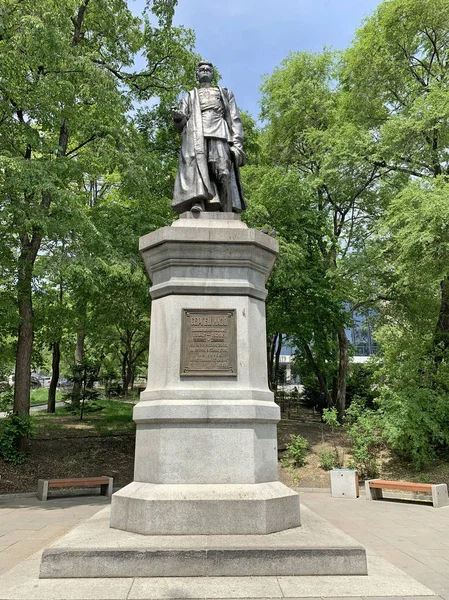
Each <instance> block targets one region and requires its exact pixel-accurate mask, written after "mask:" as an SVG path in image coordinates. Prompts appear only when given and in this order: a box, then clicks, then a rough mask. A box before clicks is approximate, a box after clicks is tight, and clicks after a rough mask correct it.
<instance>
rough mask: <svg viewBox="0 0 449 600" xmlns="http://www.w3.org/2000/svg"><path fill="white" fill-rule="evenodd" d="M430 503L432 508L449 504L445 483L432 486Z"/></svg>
mask: <svg viewBox="0 0 449 600" xmlns="http://www.w3.org/2000/svg"><path fill="white" fill-rule="evenodd" d="M432 504H433V506H434V508H440V507H441V506H447V505H448V504H449V499H448V496H447V485H446V484H445V483H440V484H438V485H433V486H432Z"/></svg>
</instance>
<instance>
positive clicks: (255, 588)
mask: <svg viewBox="0 0 449 600" xmlns="http://www.w3.org/2000/svg"><path fill="white" fill-rule="evenodd" d="M192 597H194V598H282V592H281V588H280V586H279V583H278V581H277V579H276V577H201V578H199V577H154V578H151V579H149V578H144V579H135V580H134V584H133V586H132V588H131V591H130V593H129V596H128V598H129V600H148V598H192Z"/></svg>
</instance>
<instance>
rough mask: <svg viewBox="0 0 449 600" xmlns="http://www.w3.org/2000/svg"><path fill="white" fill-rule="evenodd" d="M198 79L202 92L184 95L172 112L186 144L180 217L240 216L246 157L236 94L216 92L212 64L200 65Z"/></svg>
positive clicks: (179, 180)
mask: <svg viewBox="0 0 449 600" xmlns="http://www.w3.org/2000/svg"><path fill="white" fill-rule="evenodd" d="M196 77H197V80H198V82H199V84H200V87H199V88H195V89H193V90H191V91H190V92H189V93H188V94H187V95H186V96H184V98H183V99H182V101H181V106H180V108H179V110H178V109H173V120H174V124H175V127H176V129H177V130H178V131H179V132H180V133H181V136H182V141H181V152H180V154H179V168H178V173H177V176H176V182H175V190H174V194H173V204H172V207H173V209H174V210H176V211H177V212H179V213H183V212H185V211H188V210H191V211H193V212H201V211H203V210H206V211H221V212H237V213H238V212H241V211H242V210H245V208H246V203H245V199H244V197H243V192H242V184H241V180H240V174H239V167H240V166H242V165H243V164H244V162H245V154H244V152H243V145H242V141H243V128H242V122H241V120H240V114H239V111H238V108H237V104H236V102H235V98H234V94H233V93H232V92H231V91H229V90H228V89H226V88H223V87H220V86H217V87H212V85H211V84H212V80H213V77H214V68H213V65H212V64H211V63H210V62H205V61H203V62H200V63H199V64H198V66H197V69H196Z"/></svg>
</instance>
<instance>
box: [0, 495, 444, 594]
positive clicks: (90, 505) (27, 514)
mask: <svg viewBox="0 0 449 600" xmlns="http://www.w3.org/2000/svg"><path fill="white" fill-rule="evenodd" d="M301 500H302V502H303V503H304V504H305V505H307V506H308V507H309V508H311V509H312V510H313V511H315V512H316V513H318V514H319V515H321V516H322V517H324V518H326V519H328V520H329V521H330V522H331V523H332V524H334V525H336V526H337V527H339V528H341V529H342V530H343V531H345V532H346V533H348V534H349V535H351V536H352V537H353V538H355V539H356V540H358V541H359V542H361V543H362V544H363V545H364V546H365V547H366V549H367V551H368V553H369V555H370V563H371V565H372V567H373V571H376V572H379V573H381V574H383V575H382V576H383V577H384V578H385V577H388V578H390V580H391V582H392V589H395V590H396V591H395V592H394V594H392V595H394V597H395V599H396V600H398V599H399V597H400V594H399V593H398V592H397V590H398V588H399V589H400V586H401V581H402V579H401V578H403V577H404V576H403V575H402V574H401V571H403V572H405V573H407V574H408V575H410V576H412V577H413V578H414V579H415V580H417V581H418V582H421V583H422V584H423V585H424V586H426V587H427V588H430V590H432V591H433V593H434V594H435V595H438V596H439V597H440V598H443V599H444V600H449V535H448V534H449V506H448V507H444V508H440V509H434V508H433V507H432V506H428V505H418V504H411V503H398V502H388V501H382V502H380V501H379V502H368V501H366V500H365V498H364V497H362V498H360V499H358V500H347V499H344V500H337V499H332V498H330V496H329V495H328V494H323V493H303V494H301ZM107 503H108V499H106V498H103V497H95V496H90V497H82V498H64V499H57V500H56V499H54V500H50V501H48V502H46V503H41V502H39V501H38V500H36V499H35V498H14V497H7V498H6V497H3V498H0V575H1V574H2V573H3V576H2V577H1V581H0V599H3V598H6V597H8V598H12V597H14V598H15V597H17V598H23V599H24V600H25V599H27V600H28V599H29V600H32V598H35V597H36V598H37V597H42V598H44V597H45V598H56V597H58V598H60V597H61V593H60V590H61V587H63V585H62V584H63V582H62V581H60V582H58V580H52V581H51V585H49V586H48V587H47V589H46V591H45V595H42V596H40V595H39V589H38V588H39V586H38V585H37V584H38V583H39V580H37V579H34V580H33V579H32V578H30V581H29V587H28V588H27V593H26V595H25V592H23V595H20V594H18V595H17V596H14V595H11V594H10V592H8V594H7V595H6V592H5V595H2V582H3V585H5V587H4V589H5V590H6V588H7V583H8V578H9V583H10V582H11V581H13V580H14V577H16V579H17V581H18V582H20V583H21V582H22V581H23V580H24V579H26V577H28V576H29V572H30V573H31V571H33V570H34V571H36V572H37V569H38V564H39V557H38V555H36V556H35V557H33V558H30V557H31V555H33V554H35V553H36V552H38V551H39V550H41V549H42V548H44V547H46V546H48V545H49V544H50V543H51V542H52V541H53V540H55V539H57V538H59V537H60V536H61V535H62V534H63V533H65V532H66V531H68V530H69V529H71V528H72V527H74V526H75V525H76V524H77V523H79V522H81V521H83V520H85V519H87V518H88V517H89V516H91V515H93V514H95V513H96V512H97V511H98V510H100V509H101V508H103V507H104V506H105V505H106V504H107ZM379 556H380V557H383V559H386V560H387V561H388V563H390V564H388V563H386V562H385V561H383V560H382V558H377V557H379ZM391 565H395V566H396V567H398V568H399V569H400V570H401V571H398V570H397V569H395V567H394V566H391ZM34 571H33V572H34ZM33 577H35V576H33ZM179 579H181V578H179ZM298 579H301V585H300V586H299V585H298V581H297V580H298ZM336 579H338V580H339V582H341V585H339V586H338V587H337V585H335V587H334V589H335V591H332V585H334V584H331V583H329V585H327V588H326V589H325V587H326V586H324V585H323V587H322V589H319V586H318V587H317V584H319V583H320V581H321V582H322V581H324V580H323V579H322V578H313V577H312V578H310V577H309V578H286V577H284V578H277V580H276V581H275V578H268V577H266V578H227V580H228V581H227V585H228V588H227V589H228V590H229V589H230V590H231V591H233V593H232V596H231V594H228V596H227V597H233V598H248V597H250V596H251V597H252V598H253V599H254V598H256V597H257V598H269V597H276V598H282V597H289V598H299V597H301V598H305V597H307V598H309V600H310V599H311V597H312V596H313V597H314V598H319V597H325V598H326V599H327V600H329V598H332V597H334V598H336V597H339V598H340V599H341V598H342V597H343V596H346V597H351V598H352V600H360V599H361V598H362V597H363V598H368V597H369V598H370V599H371V600H373V598H374V597H375V591H373V590H374V589H376V586H375V582H374V586H373V585H372V584H371V587H368V586H367V587H366V590H365V592H364V593H362V592H360V585H359V586H358V588H355V587H354V586H353V585H352V583H351V580H352V581H354V580H357V581H361V580H360V578H332V580H333V581H335V580H336ZM231 580H233V581H231ZM249 580H252V581H251V582H249ZM256 580H261V581H256ZM328 580H329V578H328ZM40 581H43V580H40ZM65 581H75V580H65ZM76 581H78V582H79V584H77V587H78V595H77V596H76V597H77V598H88V597H89V598H95V599H99V598H119V597H123V598H155V597H157V598H176V597H177V598H179V597H189V598H195V597H199V596H200V597H202V598H206V597H208V598H212V597H213V598H223V594H220V592H223V588H222V587H221V585H222V584H221V583H220V581H214V578H208V579H207V589H206V588H205V587H204V588H203V589H202V590H200V588H199V587H198V586H197V587H196V588H195V591H196V592H197V595H192V594H193V588H191V592H189V585H190V584H192V585H193V584H194V583H195V582H193V581H191V580H190V581H189V580H184V581H183V587H182V590H181V588H180V589H179V594H178V595H176V593H175V592H174V591H173V589H174V588H173V585H172V584H173V583H174V582H173V580H172V581H171V582H170V585H169V586H168V585H167V580H165V581H164V580H163V579H162V578H154V580H152V581H148V580H145V579H142V580H140V581H139V580H135V584H134V585H132V581H131V582H130V581H129V580H123V579H121V580H117V581H115V580H101V581H102V586H101V594H100V593H97V592H95V587H96V586H94V585H93V582H92V580H90V583H89V580H76ZM329 581H330V580H329ZM344 581H346V583H347V586H346V587H345V585H343V583H344ZM379 581H381V578H380V579H379ZM404 581H405V579H404ZM47 582H48V583H49V584H50V581H48V580H47ZM82 582H84V583H86V582H87V584H86V587H85V590H86V591H85V592H83V591H82V590H83V589H84V587H83V586H84V584H83V583H82ZM197 583H198V582H197ZM248 583H251V584H252V588H251V590H252V592H251V594H250V593H246V589H247V588H246V587H245V586H247V584H248ZM367 583H368V582H367ZM256 584H257V585H256ZM320 585H321V584H320ZM9 589H10V588H9ZM23 589H24V590H25V587H24V588H23ZM255 589H258V590H259V593H258V595H257V596H256V595H255V592H254V590H255ZM317 589H319V593H318V592H317ZM356 589H357V590H358V592H357V594H358V595H357V596H356V595H355V594H354V592H353V590H356ZM416 589H420V587H419V585H418V586H417V588H416ZM199 590H200V591H201V594H199ZM309 590H310V591H309ZM345 590H346V591H345ZM379 590H380V588H379ZM420 593H421V592H420ZM425 593H426V594H427V595H424V596H422V598H427V600H429V598H432V597H433V598H435V596H429V595H428V594H431V592H430V591H427V592H425ZM333 594H334V595H333ZM351 594H352V595H351ZM378 596H379V594H378ZM62 597H64V598H65V597H66V596H65V595H64V596H62ZM69 597H70V598H72V597H75V596H71V595H69V594H67V598H69ZM402 597H404V596H402ZM413 598H414V600H421V598H420V597H419V596H417V595H415V596H413Z"/></svg>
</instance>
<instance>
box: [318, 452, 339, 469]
mask: <svg viewBox="0 0 449 600" xmlns="http://www.w3.org/2000/svg"><path fill="white" fill-rule="evenodd" d="M318 461H319V466H320V469H324V471H331V470H332V469H341V468H342V467H343V463H344V455H343V454H342V455H340V453H339V451H338V448H337V447H335V448H333V449H332V450H327V451H325V452H320V453H319V454H318Z"/></svg>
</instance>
